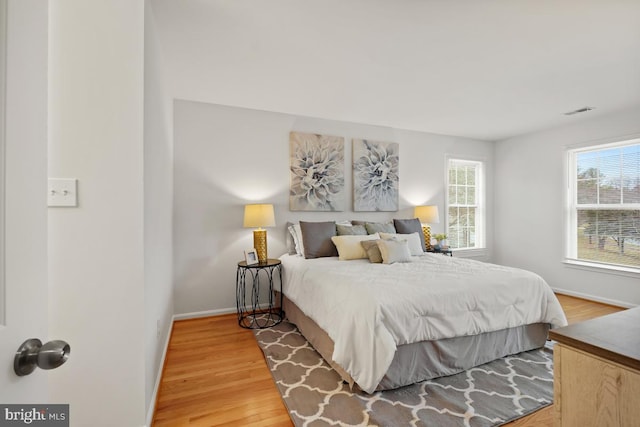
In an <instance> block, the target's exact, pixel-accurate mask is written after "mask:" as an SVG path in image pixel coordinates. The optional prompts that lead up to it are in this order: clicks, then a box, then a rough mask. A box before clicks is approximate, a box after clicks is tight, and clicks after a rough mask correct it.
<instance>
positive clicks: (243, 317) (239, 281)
mask: <svg viewBox="0 0 640 427" xmlns="http://www.w3.org/2000/svg"><path fill="white" fill-rule="evenodd" d="M247 275H249V283H250V286H251V289H247ZM274 276H276V277H278V279H279V280H280V287H282V263H281V262H280V260H278V259H268V260H267V261H266V262H260V263H257V264H251V265H247V262H246V261H240V262H239V263H238V268H237V270H236V310H237V313H238V325H240V326H241V327H243V328H246V329H263V328H269V327H271V326H275V325H277V324H278V323H280V322H282V319H283V317H284V313H283V311H282V292H280V304H279V306H277V307H274V305H273V304H274V301H273V300H274V297H273V295H274V289H273V281H274ZM261 278H262V280H263V287H264V288H265V290H266V291H267V292H268V300H267V301H264V302H263V303H262V304H261V301H260V282H261V280H260V279H261ZM247 299H249V301H247Z"/></svg>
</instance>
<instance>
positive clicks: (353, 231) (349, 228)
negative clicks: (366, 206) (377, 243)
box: [336, 224, 367, 236]
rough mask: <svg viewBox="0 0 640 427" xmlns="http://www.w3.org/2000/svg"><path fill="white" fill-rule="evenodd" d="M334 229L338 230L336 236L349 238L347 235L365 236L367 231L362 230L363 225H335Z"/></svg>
mask: <svg viewBox="0 0 640 427" xmlns="http://www.w3.org/2000/svg"><path fill="white" fill-rule="evenodd" d="M336 228H337V230H338V236H349V235H363V236H364V235H366V234H367V229H366V228H364V225H342V224H337V225H336Z"/></svg>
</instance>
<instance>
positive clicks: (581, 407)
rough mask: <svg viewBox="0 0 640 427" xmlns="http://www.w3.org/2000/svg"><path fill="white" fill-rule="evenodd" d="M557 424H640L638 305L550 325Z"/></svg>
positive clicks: (578, 426) (599, 426)
mask: <svg viewBox="0 0 640 427" xmlns="http://www.w3.org/2000/svg"><path fill="white" fill-rule="evenodd" d="M549 337H550V338H551V339H553V340H555V341H557V344H556V346H555V348H554V352H553V358H554V377H555V382H554V395H555V397H554V409H555V424H556V426H557V427H560V426H562V427H567V426H576V427H588V426H594V427H607V426H610V427H627V426H628V427H631V426H634V427H637V426H640V307H636V308H632V309H629V310H625V311H621V312H619V313H615V314H610V315H607V316H603V317H599V318H597V319H592V320H587V321H585V322H581V323H576V324H573V325H569V326H566V327H564V328H559V329H554V330H551V331H549Z"/></svg>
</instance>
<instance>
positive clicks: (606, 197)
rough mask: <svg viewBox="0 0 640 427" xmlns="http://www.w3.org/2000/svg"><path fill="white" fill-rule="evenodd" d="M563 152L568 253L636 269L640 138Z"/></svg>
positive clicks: (639, 261)
mask: <svg viewBox="0 0 640 427" xmlns="http://www.w3.org/2000/svg"><path fill="white" fill-rule="evenodd" d="M568 155H569V186H568V188H569V197H568V200H569V209H568V227H567V228H568V243H569V244H568V245H567V247H568V254H567V257H568V259H569V260H578V261H582V262H587V263H589V264H594V265H598V264H600V265H603V266H607V267H610V268H620V267H622V269H627V268H631V269H633V270H635V269H640V139H634V140H631V141H624V142H619V143H615V144H606V145H598V146H591V147H587V148H581V149H574V150H570V151H569V152H568ZM639 271H640V270H639Z"/></svg>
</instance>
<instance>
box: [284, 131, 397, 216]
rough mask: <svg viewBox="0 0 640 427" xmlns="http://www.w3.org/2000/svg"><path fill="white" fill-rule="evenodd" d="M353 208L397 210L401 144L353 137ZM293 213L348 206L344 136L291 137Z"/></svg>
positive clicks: (296, 135)
mask: <svg viewBox="0 0 640 427" xmlns="http://www.w3.org/2000/svg"><path fill="white" fill-rule="evenodd" d="M352 142H353V210H354V211H356V212H374V211H397V210H398V181H399V180H398V176H399V175H398V166H399V164H398V163H399V146H398V143H395V142H380V141H371V140H367V139H353V140H352ZM289 148H290V152H289V156H290V162H289V171H290V178H291V181H290V191H289V209H290V210H292V211H334V212H335V211H343V210H344V209H345V204H346V191H345V166H344V138H343V137H338V136H329V135H318V134H311V133H301V132H291V133H290V134H289Z"/></svg>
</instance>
